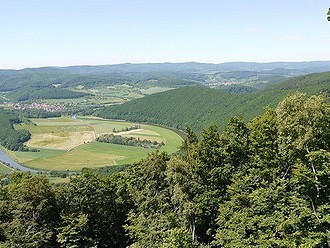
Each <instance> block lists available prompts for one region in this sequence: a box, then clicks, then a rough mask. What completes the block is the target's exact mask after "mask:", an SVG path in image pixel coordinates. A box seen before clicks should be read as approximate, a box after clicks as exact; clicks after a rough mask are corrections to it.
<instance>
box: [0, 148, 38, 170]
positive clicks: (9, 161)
mask: <svg viewBox="0 0 330 248" xmlns="http://www.w3.org/2000/svg"><path fill="white" fill-rule="evenodd" d="M0 161H1V162H5V163H7V164H9V165H10V166H11V167H12V168H14V169H18V170H20V171H29V172H39V171H38V170H34V169H30V168H27V167H24V166H23V165H20V164H19V163H17V162H16V161H15V160H13V159H12V158H11V157H9V156H8V155H7V154H6V153H5V152H4V151H2V150H1V149H0Z"/></svg>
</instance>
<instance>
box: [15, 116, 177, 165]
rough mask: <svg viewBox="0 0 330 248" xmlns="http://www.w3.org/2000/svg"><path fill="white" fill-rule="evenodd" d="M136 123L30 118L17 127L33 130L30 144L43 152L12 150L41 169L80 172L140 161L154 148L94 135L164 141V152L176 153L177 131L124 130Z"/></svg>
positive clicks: (85, 119) (89, 119)
mask: <svg viewBox="0 0 330 248" xmlns="http://www.w3.org/2000/svg"><path fill="white" fill-rule="evenodd" d="M134 125H136V124H135V123H131V122H125V121H112V120H105V119H101V118H94V117H78V118H69V117H60V118H49V119H31V120H30V122H28V123H24V124H20V125H17V126H15V128H17V129H26V130H29V132H30V133H31V139H30V140H29V141H28V142H27V143H26V144H27V146H28V147H31V148H37V149H39V150H40V152H10V155H11V156H12V157H14V159H16V160H17V161H18V162H19V163H21V164H23V165H26V166H28V167H31V168H37V169H41V170H60V171H66V170H70V171H77V170H81V169H82V168H87V167H88V168H95V167H103V166H109V165H121V164H129V163H134V162H137V161H139V160H140V159H142V158H144V157H146V156H147V154H148V153H150V152H152V151H153V150H154V149H146V148H142V147H134V146H124V145H115V144H107V143H100V142H97V141H95V138H96V137H98V136H100V135H102V134H106V133H112V132H113V130H116V134H118V135H121V136H125V137H135V138H140V139H148V140H152V141H158V142H161V141H162V142H164V143H165V146H163V147H161V149H160V150H161V151H166V152H168V153H174V152H176V151H177V150H178V147H179V146H180V145H181V142H182V139H181V138H180V136H179V135H178V134H176V133H175V132H173V131H171V130H168V129H165V128H162V127H156V126H150V125H144V124H140V128H139V129H134V130H130V131H125V128H129V127H131V126H134Z"/></svg>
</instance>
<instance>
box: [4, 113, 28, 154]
mask: <svg viewBox="0 0 330 248" xmlns="http://www.w3.org/2000/svg"><path fill="white" fill-rule="evenodd" d="M20 122H21V120H20V118H19V116H18V114H16V113H14V112H11V111H6V110H3V109H1V108H0V126H1V128H0V145H2V146H4V147H5V148H7V149H9V150H12V151H27V150H28V148H27V147H26V146H25V145H24V142H26V141H28V140H29V139H30V136H31V134H30V133H29V131H26V130H15V129H14V126H13V124H14V123H20Z"/></svg>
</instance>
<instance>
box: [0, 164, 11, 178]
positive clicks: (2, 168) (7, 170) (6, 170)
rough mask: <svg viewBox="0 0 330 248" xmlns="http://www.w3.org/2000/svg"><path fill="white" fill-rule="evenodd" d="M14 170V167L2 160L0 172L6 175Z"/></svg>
mask: <svg viewBox="0 0 330 248" xmlns="http://www.w3.org/2000/svg"><path fill="white" fill-rule="evenodd" d="M12 172H14V169H12V168H10V167H8V166H6V165H4V164H3V163H1V162H0V174H4V175H6V174H9V173H12Z"/></svg>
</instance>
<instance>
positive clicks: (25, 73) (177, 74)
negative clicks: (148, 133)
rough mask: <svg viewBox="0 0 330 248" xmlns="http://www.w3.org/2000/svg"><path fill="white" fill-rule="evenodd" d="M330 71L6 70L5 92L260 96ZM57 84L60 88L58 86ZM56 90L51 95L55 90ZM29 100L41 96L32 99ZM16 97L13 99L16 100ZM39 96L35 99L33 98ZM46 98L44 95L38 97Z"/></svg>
mask: <svg viewBox="0 0 330 248" xmlns="http://www.w3.org/2000/svg"><path fill="white" fill-rule="evenodd" d="M325 71H330V61H312V62H272V63H255V62H229V63H221V64H211V63H197V62H187V63H143V64H131V63H126V64H114V65H98V66H67V67H41V68H25V69H21V70H0V93H4V94H5V96H6V97H7V98H9V99H10V100H13V101H16V100H22V99H26V95H27V94H26V93H29V92H31V91H35V90H38V91H40V90H41V91H40V92H48V93H50V91H56V92H54V94H52V93H51V94H48V96H52V97H55V96H59V95H60V94H61V92H64V91H61V89H63V90H64V89H65V90H66V93H68V94H66V95H67V96H70V95H72V96H74V95H75V96H77V94H75V93H72V94H69V92H68V91H76V89H77V87H78V88H81V86H83V87H84V89H85V90H88V89H93V88H94V87H99V86H103V87H104V86H106V87H108V86H113V85H122V84H127V85H130V86H133V87H138V88H143V89H145V88H151V87H167V88H180V87H185V86H193V85H195V86H206V87H209V88H218V89H223V90H225V91H228V92H240V93H241V92H254V91H257V90H262V89H265V88H267V87H269V86H270V85H276V84H278V83H279V82H281V81H283V80H285V79H287V78H291V77H295V76H302V75H307V74H310V73H318V72H325ZM54 85H56V87H54ZM49 89H50V90H49ZM28 95H29V99H31V98H35V97H36V96H37V95H36V94H30V93H29V94H28ZM11 96H12V98H11ZM33 96H35V97H33ZM39 96H40V95H39V94H38V97H39Z"/></svg>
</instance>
